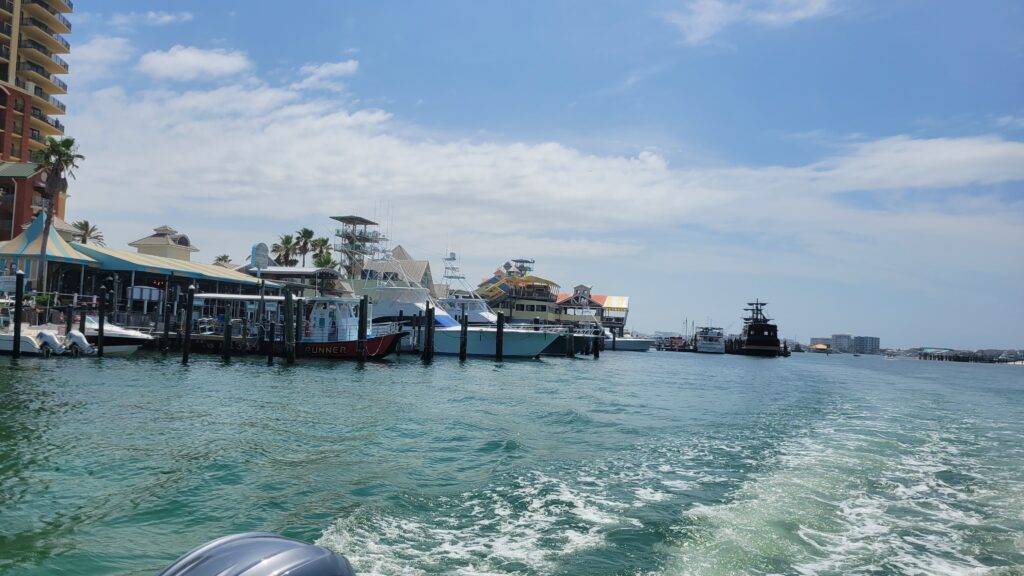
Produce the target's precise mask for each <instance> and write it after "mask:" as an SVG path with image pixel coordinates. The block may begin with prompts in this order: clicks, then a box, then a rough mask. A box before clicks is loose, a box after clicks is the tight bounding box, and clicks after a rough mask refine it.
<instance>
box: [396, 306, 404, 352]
mask: <svg viewBox="0 0 1024 576" xmlns="http://www.w3.org/2000/svg"><path fill="white" fill-rule="evenodd" d="M404 330H405V310H399V311H398V331H399V332H402V331H404ZM401 355H402V340H399V341H398V346H395V356H401Z"/></svg>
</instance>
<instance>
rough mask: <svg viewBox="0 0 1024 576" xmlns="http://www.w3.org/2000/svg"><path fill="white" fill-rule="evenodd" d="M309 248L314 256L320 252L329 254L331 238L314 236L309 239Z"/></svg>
mask: <svg viewBox="0 0 1024 576" xmlns="http://www.w3.org/2000/svg"><path fill="white" fill-rule="evenodd" d="M309 248H310V250H312V251H313V256H314V257H315V256H320V255H321V254H330V253H331V240H330V239H329V238H314V239H312V240H310V241H309ZM314 265H315V263H314Z"/></svg>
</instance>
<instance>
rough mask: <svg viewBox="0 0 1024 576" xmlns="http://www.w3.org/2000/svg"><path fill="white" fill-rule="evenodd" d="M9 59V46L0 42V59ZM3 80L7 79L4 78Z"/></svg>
mask: <svg viewBox="0 0 1024 576" xmlns="http://www.w3.org/2000/svg"><path fill="white" fill-rule="evenodd" d="M10 59H11V47H10V46H8V45H7V44H0V60H10ZM4 80H7V79H6V78H4Z"/></svg>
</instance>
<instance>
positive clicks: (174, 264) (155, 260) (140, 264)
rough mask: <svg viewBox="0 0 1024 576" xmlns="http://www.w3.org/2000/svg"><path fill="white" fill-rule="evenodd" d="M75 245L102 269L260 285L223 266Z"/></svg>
mask: <svg viewBox="0 0 1024 576" xmlns="http://www.w3.org/2000/svg"><path fill="white" fill-rule="evenodd" d="M72 246H73V247H74V249H75V250H78V251H80V252H82V253H84V254H86V255H88V256H89V257H90V258H92V259H93V260H95V261H96V262H97V264H98V265H99V267H100V268H101V269H103V270H118V271H128V272H131V271H135V272H148V273H150V274H162V275H169V274H173V275H175V276H178V277H184V278H195V279H197V280H213V281H217V282H231V283H234V284H247V285H256V284H259V280H258V279H256V278H254V277H252V276H249V275H248V274H243V273H241V272H238V271H235V270H232V269H230V268H224V267H223V266H215V265H213V264H200V263H198V262H186V261H184V260H178V259H176V258H164V257H163V256H151V255H149V254H139V253H136V252H128V251H125V250H115V249H113V248H107V247H106V246H97V245H96V244H78V243H77V242H73V243H72ZM267 286H272V287H275V288H279V287H280V285H279V284H276V283H274V282H267Z"/></svg>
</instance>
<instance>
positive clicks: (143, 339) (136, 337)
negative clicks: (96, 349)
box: [85, 316, 153, 356]
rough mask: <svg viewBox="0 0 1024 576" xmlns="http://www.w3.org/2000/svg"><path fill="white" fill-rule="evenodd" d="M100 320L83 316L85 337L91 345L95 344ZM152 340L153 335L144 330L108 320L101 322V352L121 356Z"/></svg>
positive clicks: (96, 343) (131, 352)
mask: <svg viewBox="0 0 1024 576" xmlns="http://www.w3.org/2000/svg"><path fill="white" fill-rule="evenodd" d="M99 329H100V321H99V319H98V318H97V317H96V316H86V317H85V337H86V338H87V339H89V341H90V342H91V343H92V345H93V346H97V345H98V344H99V342H97V340H98V338H99ZM152 340H153V337H152V336H150V335H149V334H146V333H145V332H140V331H138V330H132V329H130V328H124V327H122V326H118V325H116V324H111V323H110V322H104V323H103V354H104V355H109V356H123V355H128V354H133V353H134V352H135V351H136V350H138V349H139V348H140V347H141V346H143V345H145V344H146V343H148V342H150V341H152Z"/></svg>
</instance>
